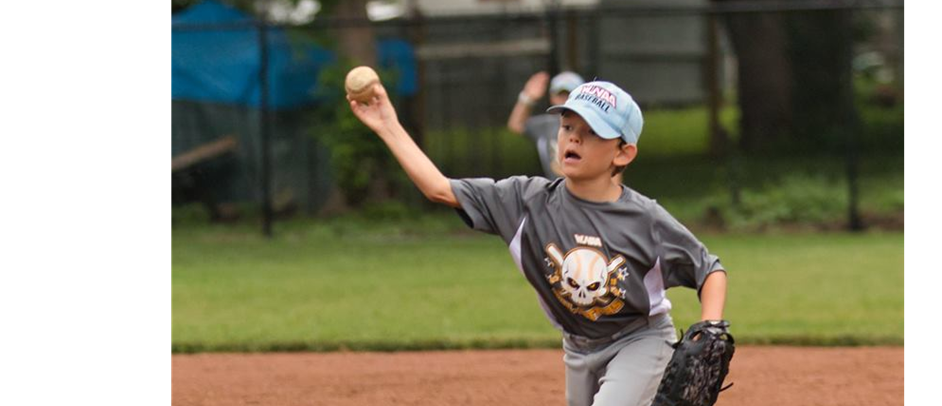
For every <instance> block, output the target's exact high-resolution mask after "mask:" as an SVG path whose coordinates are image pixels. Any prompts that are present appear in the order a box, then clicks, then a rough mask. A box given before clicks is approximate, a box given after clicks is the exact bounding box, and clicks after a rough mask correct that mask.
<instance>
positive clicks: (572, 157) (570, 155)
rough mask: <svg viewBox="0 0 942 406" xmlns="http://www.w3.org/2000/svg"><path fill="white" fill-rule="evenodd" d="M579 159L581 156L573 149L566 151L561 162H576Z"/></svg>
mask: <svg viewBox="0 0 942 406" xmlns="http://www.w3.org/2000/svg"><path fill="white" fill-rule="evenodd" d="M580 159H582V156H580V155H579V154H577V153H576V152H575V151H566V153H565V154H564V155H563V162H578V161H579V160H580Z"/></svg>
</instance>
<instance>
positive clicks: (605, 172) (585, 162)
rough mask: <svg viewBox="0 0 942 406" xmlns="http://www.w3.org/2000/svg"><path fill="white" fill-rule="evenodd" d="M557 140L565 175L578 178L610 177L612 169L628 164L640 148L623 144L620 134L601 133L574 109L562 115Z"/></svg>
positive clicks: (561, 166)
mask: <svg viewBox="0 0 942 406" xmlns="http://www.w3.org/2000/svg"><path fill="white" fill-rule="evenodd" d="M556 142H557V159H559V164H560V168H561V169H562V172H563V175H565V176H566V178H569V179H574V180H583V179H595V178H597V177H601V176H604V177H606V178H610V177H611V176H612V169H613V168H614V167H615V166H623V165H628V163H630V162H631V160H633V159H634V156H635V152H636V151H637V150H636V147H635V146H634V144H626V145H624V146H620V144H621V141H620V140H619V139H618V138H616V139H611V140H607V139H604V138H602V137H599V136H598V135H596V133H595V131H593V130H592V127H589V124H588V123H586V122H585V120H583V119H582V117H581V116H579V115H578V114H576V113H573V112H571V111H565V112H563V113H562V114H561V115H560V125H559V134H558V135H557V139H556Z"/></svg>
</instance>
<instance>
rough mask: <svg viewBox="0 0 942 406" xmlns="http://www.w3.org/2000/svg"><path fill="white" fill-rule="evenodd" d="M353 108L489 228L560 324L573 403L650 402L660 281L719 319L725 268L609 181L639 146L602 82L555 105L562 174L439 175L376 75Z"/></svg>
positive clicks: (630, 103) (666, 346)
mask: <svg viewBox="0 0 942 406" xmlns="http://www.w3.org/2000/svg"><path fill="white" fill-rule="evenodd" d="M350 107H351V108H352V109H353V112H354V113H355V114H356V116H357V117H358V118H359V119H360V120H361V121H362V122H363V123H364V124H366V125H367V126H369V127H370V128H371V129H373V131H375V132H376V134H377V135H379V137H380V138H382V140H383V141H384V142H385V143H386V145H387V146H388V147H389V149H390V150H391V151H392V153H393V154H394V155H395V156H396V158H397V159H398V160H399V162H400V164H401V165H402V167H403V168H404V169H405V171H406V173H407V174H408V176H409V177H410V178H411V179H412V181H413V182H415V184H416V186H418V188H419V189H420V190H421V191H422V192H423V193H424V194H425V196H427V197H428V198H429V199H431V200H432V201H435V202H440V203H443V204H446V205H449V206H452V207H454V208H456V209H457V211H458V213H459V214H460V215H461V217H462V218H463V219H464V221H465V222H466V223H468V224H469V225H470V226H471V227H473V228H475V229H477V230H480V231H484V232H487V233H493V234H497V235H499V236H500V237H501V238H503V240H504V241H505V242H506V243H507V246H508V247H509V249H510V254H511V256H512V257H513V261H514V263H515V264H516V265H517V268H518V269H519V270H520V272H521V273H522V274H523V276H524V277H525V278H526V279H527V281H528V282H529V283H530V284H531V285H532V286H533V288H534V289H535V291H536V293H537V298H538V299H539V303H540V306H541V307H542V308H543V310H544V311H545V313H546V316H547V317H548V318H549V320H550V322H551V323H552V324H553V325H554V326H555V327H556V328H557V329H558V330H560V331H561V332H562V336H563V350H564V354H565V355H564V357H563V362H564V364H565V367H566V398H567V401H568V404H569V405H571V406H574V405H626V406H636V405H649V404H650V403H651V401H652V399H653V397H654V395H655V393H656V391H657V387H658V384H659V382H660V379H661V376H662V374H663V372H664V367H665V365H666V364H667V363H668V361H669V359H670V357H671V354H672V351H673V350H672V348H671V343H673V342H674V341H676V336H675V333H674V326H673V323H672V321H671V317H670V315H669V311H670V309H671V302H670V301H669V300H668V299H667V296H666V295H665V290H666V289H668V288H671V287H674V286H686V287H689V288H693V289H697V290H698V293H699V296H700V301H701V307H702V310H701V318H702V319H703V320H720V319H722V316H723V307H724V302H725V298H726V273H725V270H724V269H723V267H722V265H721V264H720V262H719V259H718V258H717V257H716V256H714V255H711V254H710V253H709V252H707V249H706V247H704V246H703V244H701V243H700V242H699V241H698V240H697V239H696V238H695V237H694V236H693V234H691V233H690V231H688V230H687V229H686V228H685V227H684V226H683V225H681V224H680V223H679V222H677V220H675V219H674V218H673V217H671V215H670V214H668V213H667V212H666V211H665V210H664V209H663V208H662V207H661V206H660V205H658V204H657V202H656V201H654V200H651V199H649V198H647V197H645V196H643V195H641V194H640V193H638V192H635V191H634V190H632V189H630V188H628V187H626V186H624V185H621V184H616V183H614V182H612V180H611V177H612V174H613V173H615V172H620V171H622V170H624V168H625V167H626V166H627V165H629V164H630V163H631V162H632V161H633V160H634V159H635V156H636V155H637V153H638V147H637V143H638V137H639V135H640V134H641V127H642V124H643V119H642V116H641V110H640V109H639V108H638V105H637V104H636V103H635V102H634V100H632V98H631V96H629V95H628V93H626V92H625V91H623V90H622V89H620V88H619V87H618V86H615V85H614V84H612V83H608V82H590V83H585V84H583V85H581V86H579V87H577V88H575V89H574V90H573V91H572V92H571V93H570V94H569V97H568V99H567V100H566V101H565V103H563V104H561V105H556V106H553V107H551V108H550V109H549V110H548V111H550V112H553V113H558V114H559V119H560V126H559V131H558V136H557V148H558V156H557V158H558V159H559V161H560V164H561V165H560V166H561V171H562V173H563V177H562V178H559V179H556V180H552V181H551V180H548V179H546V178H543V177H532V178H528V177H522V176H519V177H511V178H507V179H503V180H499V181H494V180H492V179H486V178H479V179H448V178H446V177H445V176H444V175H442V173H441V172H439V170H438V168H436V167H435V165H434V164H433V163H432V162H431V161H430V160H429V159H428V157H427V156H426V155H425V154H424V153H423V152H422V151H421V150H420V149H419V148H418V146H416V144H415V143H414V142H413V141H412V139H411V138H410V137H409V135H408V134H407V133H406V131H405V130H404V129H403V128H402V126H401V125H400V124H399V121H398V119H397V117H396V112H395V110H394V109H393V107H392V105H391V104H390V102H389V98H388V97H387V95H386V92H385V90H383V89H382V85H379V84H377V85H375V96H374V97H373V99H372V100H371V101H370V102H369V103H368V104H362V103H358V102H355V101H351V102H350Z"/></svg>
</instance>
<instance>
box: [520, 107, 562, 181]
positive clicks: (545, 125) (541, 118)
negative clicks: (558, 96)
mask: <svg viewBox="0 0 942 406" xmlns="http://www.w3.org/2000/svg"><path fill="white" fill-rule="evenodd" d="M558 133H559V115H558V114H540V115H536V116H533V117H530V118H528V119H527V121H526V123H524V127H523V134H524V135H526V137H527V138H529V139H530V140H531V141H533V143H535V144H536V150H537V152H538V153H539V155H540V165H541V166H542V167H543V173H544V174H545V175H546V177H547V178H549V179H556V178H558V177H559V175H558V174H557V173H556V172H554V171H553V161H555V160H556V136H557V134H558Z"/></svg>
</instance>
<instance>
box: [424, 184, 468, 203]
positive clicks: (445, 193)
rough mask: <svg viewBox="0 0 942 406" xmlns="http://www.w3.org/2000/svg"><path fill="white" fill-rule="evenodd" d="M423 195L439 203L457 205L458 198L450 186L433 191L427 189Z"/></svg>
mask: <svg viewBox="0 0 942 406" xmlns="http://www.w3.org/2000/svg"><path fill="white" fill-rule="evenodd" d="M425 197H426V198H427V199H428V200H430V201H432V202H434V203H440V204H444V205H447V206H451V207H459V206H460V204H458V198H456V197H455V194H454V193H453V192H452V191H451V186H450V185H449V186H448V187H447V188H439V189H436V190H433V191H428V192H426V193H425Z"/></svg>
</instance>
